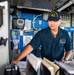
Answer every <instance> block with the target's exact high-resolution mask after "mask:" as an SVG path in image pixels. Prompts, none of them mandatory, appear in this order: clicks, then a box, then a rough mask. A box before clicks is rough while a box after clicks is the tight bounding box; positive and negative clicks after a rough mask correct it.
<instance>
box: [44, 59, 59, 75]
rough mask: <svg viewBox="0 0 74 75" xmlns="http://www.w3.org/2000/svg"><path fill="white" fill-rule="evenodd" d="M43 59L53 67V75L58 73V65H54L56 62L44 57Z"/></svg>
mask: <svg viewBox="0 0 74 75" xmlns="http://www.w3.org/2000/svg"><path fill="white" fill-rule="evenodd" d="M43 59H44V61H45V62H47V63H48V64H50V65H51V66H52V67H53V68H54V75H55V74H56V73H57V74H56V75H59V71H58V70H59V66H58V65H56V64H54V62H51V61H49V60H48V59H46V58H43ZM57 71H58V72H57Z"/></svg>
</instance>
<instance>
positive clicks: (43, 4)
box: [9, 0, 68, 10]
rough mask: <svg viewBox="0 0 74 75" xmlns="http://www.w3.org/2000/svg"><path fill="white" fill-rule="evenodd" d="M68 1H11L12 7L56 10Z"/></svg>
mask: <svg viewBox="0 0 74 75" xmlns="http://www.w3.org/2000/svg"><path fill="white" fill-rule="evenodd" d="M66 1H68V0H10V1H9V2H10V5H16V6H24V7H30V8H40V9H50V10H52V9H53V10H54V9H56V8H59V7H61V6H62V5H63V4H64V3H65V2H66Z"/></svg>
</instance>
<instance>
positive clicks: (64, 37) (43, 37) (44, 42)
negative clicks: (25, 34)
mask: <svg viewBox="0 0 74 75" xmlns="http://www.w3.org/2000/svg"><path fill="white" fill-rule="evenodd" d="M29 44H30V45H31V46H32V47H33V48H34V49H37V48H38V47H39V46H40V45H41V56H42V58H43V57H45V58H47V59H49V60H50V61H54V59H55V60H57V61H59V60H61V59H62V57H63V55H64V49H65V50H66V51H69V50H72V47H71V42H70V37H69V34H68V32H67V31H65V30H63V29H61V28H59V32H58V34H57V36H56V38H54V36H53V35H52V33H51V30H50V28H49V27H48V28H45V29H43V30H41V31H39V32H38V33H37V34H36V35H35V36H34V37H33V39H32V40H31V42H30V43H29Z"/></svg>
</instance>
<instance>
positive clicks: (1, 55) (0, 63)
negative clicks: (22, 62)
mask: <svg viewBox="0 0 74 75" xmlns="http://www.w3.org/2000/svg"><path fill="white" fill-rule="evenodd" d="M0 6H4V9H3V14H2V15H3V25H2V26H1V27H0V37H3V38H4V39H6V38H7V42H6V46H4V45H0V75H3V71H4V68H5V66H6V65H7V64H8V63H9V47H10V45H9V22H8V20H9V14H8V2H7V1H5V2H0Z"/></svg>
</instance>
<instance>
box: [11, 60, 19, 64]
mask: <svg viewBox="0 0 74 75" xmlns="http://www.w3.org/2000/svg"><path fill="white" fill-rule="evenodd" d="M18 62H19V61H18V60H16V59H14V60H13V61H12V62H11V63H12V64H17V63H18Z"/></svg>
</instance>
